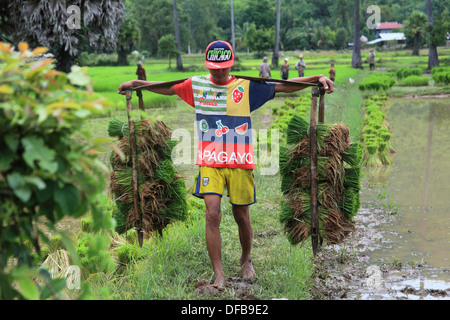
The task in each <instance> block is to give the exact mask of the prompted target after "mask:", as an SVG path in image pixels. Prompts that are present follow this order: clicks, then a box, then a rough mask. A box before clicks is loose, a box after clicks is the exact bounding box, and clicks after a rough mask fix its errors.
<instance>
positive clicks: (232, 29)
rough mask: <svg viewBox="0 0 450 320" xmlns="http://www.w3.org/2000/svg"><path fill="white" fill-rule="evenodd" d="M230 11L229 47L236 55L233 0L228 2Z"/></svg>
mask: <svg viewBox="0 0 450 320" xmlns="http://www.w3.org/2000/svg"><path fill="white" fill-rule="evenodd" d="M230 9H231V45H232V46H233V52H234V53H235V54H236V38H235V35H234V4H233V0H230Z"/></svg>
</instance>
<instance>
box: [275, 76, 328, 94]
mask: <svg viewBox="0 0 450 320" xmlns="http://www.w3.org/2000/svg"><path fill="white" fill-rule="evenodd" d="M288 81H292V82H307V83H319V82H320V83H321V84H322V85H323V88H324V89H325V92H326V93H332V92H333V91H334V83H333V81H331V80H330V79H328V78H327V77H325V76H324V75H321V74H319V75H316V76H311V77H301V78H291V79H288ZM307 87H308V86H307V85H303V86H302V85H292V84H289V83H277V84H276V85H275V92H285V93H291V92H295V91H299V90H303V89H305V88H307Z"/></svg>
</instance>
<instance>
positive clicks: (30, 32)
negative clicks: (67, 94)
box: [6, 0, 125, 72]
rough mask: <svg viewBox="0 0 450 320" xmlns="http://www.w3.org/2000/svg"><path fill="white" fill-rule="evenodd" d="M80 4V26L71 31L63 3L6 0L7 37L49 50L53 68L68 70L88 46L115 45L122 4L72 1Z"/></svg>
mask: <svg viewBox="0 0 450 320" xmlns="http://www.w3.org/2000/svg"><path fill="white" fill-rule="evenodd" d="M73 4H74V5H77V4H78V5H79V6H80V7H81V5H82V4H83V6H82V8H80V9H81V11H82V12H83V18H82V19H80V20H81V22H82V23H81V29H76V30H71V29H69V28H68V27H67V22H68V20H69V18H70V17H71V15H72V14H71V13H68V12H67V8H66V2H65V1H58V0H41V1H21V0H12V1H8V4H7V5H6V6H7V8H6V10H8V11H9V15H10V18H11V21H14V24H13V30H12V32H13V33H12V35H11V38H12V40H13V41H14V42H19V41H26V42H29V43H32V44H34V45H39V46H45V47H49V48H51V49H52V51H53V52H52V53H54V54H55V57H56V60H57V62H56V68H57V69H58V70H60V71H64V72H69V71H70V68H71V67H72V65H73V64H75V61H76V58H77V56H78V54H79V53H80V52H81V51H82V50H88V49H110V50H114V49H115V48H116V46H117V42H118V36H119V30H120V26H121V23H122V21H123V15H124V11H125V6H124V4H123V3H122V2H121V1H112V0H101V1H95V2H94V1H82V2H81V1H73Z"/></svg>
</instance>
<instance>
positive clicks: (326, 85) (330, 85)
mask: <svg viewBox="0 0 450 320" xmlns="http://www.w3.org/2000/svg"><path fill="white" fill-rule="evenodd" d="M319 82H320V83H321V84H322V85H323V89H324V90H325V93H333V91H334V82H333V81H331V80H330V79H328V78H327V77H325V76H323V77H320V78H319Z"/></svg>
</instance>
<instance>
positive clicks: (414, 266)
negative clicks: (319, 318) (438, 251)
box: [312, 204, 450, 300]
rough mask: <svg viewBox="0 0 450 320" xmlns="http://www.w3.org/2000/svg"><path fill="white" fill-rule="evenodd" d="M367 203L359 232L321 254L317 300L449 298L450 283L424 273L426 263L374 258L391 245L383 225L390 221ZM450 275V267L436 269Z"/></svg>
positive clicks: (316, 286)
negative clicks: (374, 254)
mask: <svg viewBox="0 0 450 320" xmlns="http://www.w3.org/2000/svg"><path fill="white" fill-rule="evenodd" d="M365 206H366V207H364V204H363V206H362V208H361V209H360V211H359V213H358V216H357V218H356V221H357V222H356V231H355V232H354V233H353V234H352V235H351V236H350V237H349V238H348V239H347V240H346V241H345V242H344V243H343V244H341V245H334V246H324V247H323V248H322V250H321V252H320V253H319V254H318V256H317V262H316V274H315V275H316V278H315V288H314V290H313V292H312V294H313V297H314V299H321V300H341V299H342V300H419V299H423V300H449V299H450V287H449V286H448V282H442V281H433V280H430V279H429V278H427V277H428V276H424V275H426V274H428V273H429V272H430V271H431V269H433V268H431V267H430V266H428V265H427V264H426V263H425V262H421V261H419V262H411V263H407V264H404V263H400V262H399V261H396V260H395V259H391V260H389V259H388V260H387V261H374V259H372V258H371V253H372V252H374V251H375V250H380V249H382V248H383V247H384V246H389V242H388V240H386V238H385V237H384V236H383V234H384V233H385V232H386V231H383V227H385V226H386V224H387V223H388V222H389V220H392V219H396V217H395V216H388V215H387V214H386V212H384V211H383V210H380V209H375V210H374V209H373V208H370V209H369V208H367V204H366V205H365ZM432 271H434V272H436V271H438V272H441V273H443V274H447V275H449V270H436V269H433V270H432Z"/></svg>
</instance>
